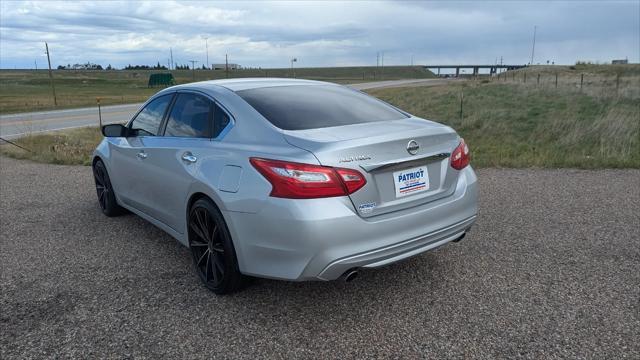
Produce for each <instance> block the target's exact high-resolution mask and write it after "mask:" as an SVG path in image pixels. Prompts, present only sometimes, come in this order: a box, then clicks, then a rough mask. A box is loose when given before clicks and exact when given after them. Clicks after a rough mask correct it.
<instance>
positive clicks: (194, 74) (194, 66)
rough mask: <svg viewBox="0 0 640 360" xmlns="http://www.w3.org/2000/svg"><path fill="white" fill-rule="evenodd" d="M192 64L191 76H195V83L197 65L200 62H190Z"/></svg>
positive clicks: (194, 79)
mask: <svg viewBox="0 0 640 360" xmlns="http://www.w3.org/2000/svg"><path fill="white" fill-rule="evenodd" d="M189 62H190V63H191V74H192V76H193V81H196V63H197V62H198V60H189Z"/></svg>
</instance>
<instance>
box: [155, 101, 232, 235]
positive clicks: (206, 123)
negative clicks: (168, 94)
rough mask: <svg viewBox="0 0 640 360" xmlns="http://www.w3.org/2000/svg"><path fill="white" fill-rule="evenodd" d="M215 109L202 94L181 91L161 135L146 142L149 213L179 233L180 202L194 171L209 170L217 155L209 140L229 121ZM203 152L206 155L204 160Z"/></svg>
mask: <svg viewBox="0 0 640 360" xmlns="http://www.w3.org/2000/svg"><path fill="white" fill-rule="evenodd" d="M216 109H217V106H216V104H215V102H214V101H213V100H212V99H211V98H209V97H207V96H205V95H204V94H201V93H197V92H189V91H181V92H179V93H178V94H177V95H176V98H175V101H174V102H173V105H172V107H171V109H170V111H169V112H168V115H167V117H166V120H165V122H164V126H163V134H162V136H157V137H155V138H153V139H150V142H147V144H146V145H147V146H146V151H147V152H148V157H147V164H148V171H146V172H145V177H146V179H145V184H146V186H147V187H148V189H149V190H150V191H151V192H153V194H154V196H153V199H152V208H153V214H152V215H153V216H154V217H156V218H157V219H159V220H161V221H162V222H163V223H165V224H166V225H168V226H169V227H171V228H173V229H174V230H176V231H177V232H179V233H182V232H184V230H185V229H184V228H183V224H184V219H185V209H184V204H185V201H186V199H187V196H188V195H189V190H190V188H191V186H192V184H193V183H194V181H197V180H196V178H197V176H198V172H199V171H200V172H201V171H202V167H203V166H207V167H208V168H207V171H206V172H207V173H211V167H215V166H216V165H215V163H216V160H215V159H219V158H220V157H219V156H211V154H213V153H215V152H216V149H215V148H216V146H215V142H214V141H212V139H213V138H216V137H217V136H218V134H220V132H221V131H222V129H223V128H224V127H225V126H226V124H228V123H229V117H228V116H227V115H226V114H225V115H224V116H223V115H221V113H220V112H219V111H218V112H217V111H216ZM216 120H217V121H216ZM205 155H209V157H208V158H207V160H206V161H205V159H204V157H205ZM211 159H214V160H213V161H212V160H211ZM211 180H213V179H211ZM215 180H217V178H216V179H215Z"/></svg>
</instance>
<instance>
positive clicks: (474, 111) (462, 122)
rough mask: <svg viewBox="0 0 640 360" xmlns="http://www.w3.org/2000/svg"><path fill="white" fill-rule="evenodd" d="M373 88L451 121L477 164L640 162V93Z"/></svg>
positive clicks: (524, 87)
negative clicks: (634, 94)
mask: <svg viewBox="0 0 640 360" xmlns="http://www.w3.org/2000/svg"><path fill="white" fill-rule="evenodd" d="M625 90H626V89H625ZM612 91H613V92H614V93H615V89H614V90H612ZM370 93H371V94H372V95H374V96H377V97H379V98H381V99H383V100H385V101H388V102H389V103H392V104H394V105H396V106H398V107H400V108H402V109H405V110H407V111H409V112H410V113H413V114H415V115H417V116H420V117H424V118H426V119H433V120H436V121H439V122H442V123H445V124H447V125H450V126H452V127H453V128H454V129H456V130H457V131H458V132H459V133H460V134H461V135H462V136H463V137H464V138H465V139H466V140H467V142H468V143H469V144H470V147H471V149H472V152H473V160H472V162H473V164H474V165H475V166H478V167H551V168H556V167H571V168H618V167H631V168H639V167H640V97H627V96H611V95H610V94H600V96H597V95H592V94H588V93H585V92H581V91H579V90H577V89H573V88H569V89H567V88H558V89H555V88H549V87H538V86H535V85H532V84H502V83H499V82H489V83H483V82H476V83H473V82H466V83H457V84H451V85H445V86H437V87H424V88H395V89H378V90H372V91H370ZM621 93H624V94H627V93H636V92H634V91H623V92H621ZM462 96H463V101H462V104H463V105H462V116H460V103H461V101H460V100H461V97H462Z"/></svg>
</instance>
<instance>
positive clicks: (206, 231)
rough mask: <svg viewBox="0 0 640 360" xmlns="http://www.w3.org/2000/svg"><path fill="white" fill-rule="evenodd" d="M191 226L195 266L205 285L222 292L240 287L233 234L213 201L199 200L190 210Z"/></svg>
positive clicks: (189, 223)
mask: <svg viewBox="0 0 640 360" xmlns="http://www.w3.org/2000/svg"><path fill="white" fill-rule="evenodd" d="M187 227H188V236H189V249H190V251H191V255H192V258H193V265H194V268H195V271H196V274H197V275H198V277H199V278H200V280H201V281H202V283H203V284H204V286H205V287H207V289H209V290H211V291H213V292H214V293H216V294H218V295H223V294H228V293H232V292H234V291H236V290H238V289H240V288H241V287H242V284H243V276H242V274H241V273H240V270H239V268H238V260H237V258H236V252H235V248H234V246H233V242H232V240H231V234H230V233H229V229H228V228H227V224H226V222H225V221H224V218H223V217H222V213H220V210H218V208H217V207H216V206H215V204H214V203H213V201H211V200H210V199H208V198H201V199H198V200H196V201H195V202H194V203H193V205H191V208H190V209H189V213H188V216H187Z"/></svg>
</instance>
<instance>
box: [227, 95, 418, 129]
mask: <svg viewBox="0 0 640 360" xmlns="http://www.w3.org/2000/svg"><path fill="white" fill-rule="evenodd" d="M236 93H237V94H238V95H240V97H242V98H243V99H244V100H245V101H246V102H248V103H249V104H250V105H251V106H253V108H254V109H256V110H257V111H258V112H259V113H260V114H262V116H264V117H265V118H266V119H267V120H269V121H270V122H271V123H272V124H273V125H275V126H277V127H279V128H280V129H283V130H306V129H317V128H324V127H331V126H341V125H352V124H362V123H370V122H377V121H388V120H398V119H404V118H406V117H407V116H406V115H404V114H403V113H401V112H399V111H398V110H396V109H394V108H393V107H391V106H389V105H387V104H385V103H383V102H381V101H379V100H377V99H375V98H373V97H370V96H368V95H365V94H363V93H360V92H358V91H354V90H351V89H348V88H345V87H342V86H335V85H292V86H274V87H264V88H257V89H248V90H240V91H236Z"/></svg>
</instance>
